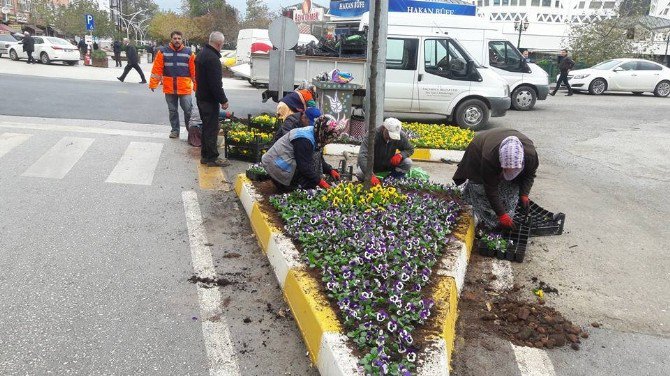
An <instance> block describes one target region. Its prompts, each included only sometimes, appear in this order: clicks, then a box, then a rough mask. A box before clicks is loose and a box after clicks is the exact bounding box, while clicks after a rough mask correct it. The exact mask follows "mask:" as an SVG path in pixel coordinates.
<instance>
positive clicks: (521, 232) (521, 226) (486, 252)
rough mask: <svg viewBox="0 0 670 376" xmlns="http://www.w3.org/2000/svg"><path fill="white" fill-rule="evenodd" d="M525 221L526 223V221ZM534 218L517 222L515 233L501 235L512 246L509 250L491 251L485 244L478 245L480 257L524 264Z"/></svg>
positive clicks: (508, 232)
mask: <svg viewBox="0 0 670 376" xmlns="http://www.w3.org/2000/svg"><path fill="white" fill-rule="evenodd" d="M524 219H525V221H524ZM531 223H532V218H531V217H530V216H528V217H527V218H522V219H521V220H520V221H515V224H516V226H517V228H516V229H515V230H513V231H506V232H503V233H502V234H501V235H502V237H503V239H505V240H507V241H508V243H509V242H511V245H510V246H509V247H508V248H507V250H492V249H489V248H488V247H487V246H486V244H484V243H483V242H478V243H477V251H478V252H479V254H480V255H482V256H486V257H495V258H497V259H500V260H509V261H514V262H523V259H524V257H525V256H526V247H527V246H528V238H529V237H530V229H531Z"/></svg>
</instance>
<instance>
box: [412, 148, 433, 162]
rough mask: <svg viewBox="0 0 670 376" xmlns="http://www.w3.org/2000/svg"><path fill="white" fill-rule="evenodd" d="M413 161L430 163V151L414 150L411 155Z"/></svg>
mask: <svg viewBox="0 0 670 376" xmlns="http://www.w3.org/2000/svg"><path fill="white" fill-rule="evenodd" d="M411 158H412V160H413V161H428V162H430V161H431V160H430V149H414V154H412V157H411Z"/></svg>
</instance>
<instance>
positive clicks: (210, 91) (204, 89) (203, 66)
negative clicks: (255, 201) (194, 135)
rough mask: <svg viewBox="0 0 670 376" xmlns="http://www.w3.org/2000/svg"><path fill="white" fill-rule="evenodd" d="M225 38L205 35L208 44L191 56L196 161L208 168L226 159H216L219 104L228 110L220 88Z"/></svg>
mask: <svg viewBox="0 0 670 376" xmlns="http://www.w3.org/2000/svg"><path fill="white" fill-rule="evenodd" d="M224 42H225V38H224V36H223V34H222V33H221V32H220V31H214V32H212V33H211V34H210V35H209V43H207V44H206V45H205V47H204V48H203V50H202V51H201V52H200V53H199V54H198V56H197V57H196V58H195V72H196V82H197V83H198V86H197V88H196V90H195V98H196V101H197V103H198V110H199V111H200V119H202V148H201V149H200V163H202V164H206V165H207V166H210V167H217V166H218V167H225V166H228V165H230V162H228V161H226V160H225V159H221V158H219V150H218V147H217V144H216V140H217V137H218V134H219V107H221V108H222V109H224V110H227V109H228V98H226V93H225V92H224V90H223V81H222V78H221V77H222V76H221V74H222V69H221V60H220V59H221V53H220V51H221V48H222V47H223V43H224Z"/></svg>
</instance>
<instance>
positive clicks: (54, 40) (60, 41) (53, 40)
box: [47, 37, 72, 46]
mask: <svg viewBox="0 0 670 376" xmlns="http://www.w3.org/2000/svg"><path fill="white" fill-rule="evenodd" d="M47 40H48V41H49V42H51V43H52V44H58V45H65V46H72V43H70V42H68V41H66V40H65V39H60V38H53V37H47Z"/></svg>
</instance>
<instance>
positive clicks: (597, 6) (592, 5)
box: [589, 1, 603, 9]
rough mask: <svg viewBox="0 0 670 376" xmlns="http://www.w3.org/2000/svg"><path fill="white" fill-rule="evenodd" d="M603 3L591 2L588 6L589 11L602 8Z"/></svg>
mask: <svg viewBox="0 0 670 376" xmlns="http://www.w3.org/2000/svg"><path fill="white" fill-rule="evenodd" d="M602 6H603V3H602V2H601V1H592V2H591V3H590V4H589V9H600V8H602Z"/></svg>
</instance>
